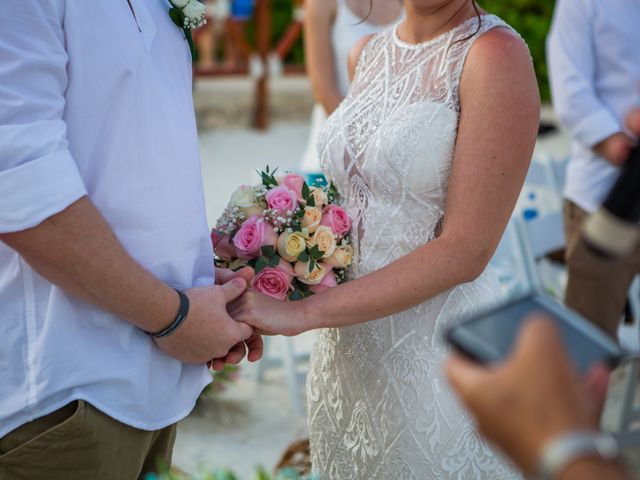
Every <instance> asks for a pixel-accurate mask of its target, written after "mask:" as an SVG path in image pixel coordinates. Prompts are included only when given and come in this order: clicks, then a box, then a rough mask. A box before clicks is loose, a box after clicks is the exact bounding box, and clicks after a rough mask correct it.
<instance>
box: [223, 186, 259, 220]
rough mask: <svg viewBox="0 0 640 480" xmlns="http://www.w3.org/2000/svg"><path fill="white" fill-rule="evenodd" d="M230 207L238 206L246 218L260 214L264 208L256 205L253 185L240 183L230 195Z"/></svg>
mask: <svg viewBox="0 0 640 480" xmlns="http://www.w3.org/2000/svg"><path fill="white" fill-rule="evenodd" d="M229 206H230V207H231V208H233V207H238V208H239V209H240V211H241V212H242V213H244V214H245V215H246V216H247V218H251V217H253V216H254V215H258V216H262V212H263V211H264V209H263V208H262V207H260V206H259V205H258V202H257V199H256V192H255V190H254V189H253V187H249V186H247V185H242V186H241V187H240V188H238V189H237V190H236V191H235V192H233V194H232V195H231V200H230V201H229Z"/></svg>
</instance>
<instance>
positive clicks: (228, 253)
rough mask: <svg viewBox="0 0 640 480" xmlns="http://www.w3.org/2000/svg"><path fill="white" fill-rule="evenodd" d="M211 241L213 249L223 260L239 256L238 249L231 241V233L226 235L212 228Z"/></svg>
mask: <svg viewBox="0 0 640 480" xmlns="http://www.w3.org/2000/svg"><path fill="white" fill-rule="evenodd" d="M211 242H212V243H213V250H214V251H215V254H216V256H217V257H218V258H221V259H223V260H231V259H232V258H238V251H237V250H236V247H235V246H234V245H233V244H232V243H231V237H229V235H224V234H223V233H221V232H219V231H218V230H216V229H213V230H211Z"/></svg>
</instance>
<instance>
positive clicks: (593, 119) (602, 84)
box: [547, 0, 640, 212]
mask: <svg viewBox="0 0 640 480" xmlns="http://www.w3.org/2000/svg"><path fill="white" fill-rule="evenodd" d="M547 52H548V55H547V57H548V62H549V73H550V78H551V87H552V92H553V103H554V107H555V111H556V113H557V115H558V117H559V119H560V122H561V123H562V124H563V126H565V127H566V128H567V129H568V130H569V131H570V133H571V136H572V140H573V141H572V146H571V160H570V162H569V167H568V171H567V184H566V186H565V196H566V198H567V199H569V200H571V201H573V202H574V203H576V204H577V205H578V206H580V207H581V208H583V209H584V210H587V211H589V212H593V211H594V210H596V209H597V208H598V206H600V204H601V203H602V202H603V201H604V199H605V197H606V195H607V193H608V192H609V190H610V189H611V187H612V186H613V183H614V182H615V180H616V178H617V175H618V173H619V169H618V168H616V167H614V166H613V165H611V164H610V163H609V162H607V161H606V160H605V159H603V158H601V157H599V156H597V155H596V154H595V153H594V152H593V151H592V148H593V147H594V146H595V145H596V144H598V143H600V142H601V141H602V140H604V139H605V138H607V137H609V136H611V135H612V134H614V133H617V132H621V131H624V130H625V127H624V117H625V115H626V113H627V112H628V111H629V110H630V109H631V108H632V107H634V106H638V105H640V1H639V0H616V1H610V0H559V1H558V3H557V5H556V12H555V16H554V20H553V24H552V27H551V33H550V35H549V38H548V44H547ZM639 188H640V186H639Z"/></svg>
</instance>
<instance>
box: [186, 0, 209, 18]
mask: <svg viewBox="0 0 640 480" xmlns="http://www.w3.org/2000/svg"><path fill="white" fill-rule="evenodd" d="M205 10H206V7H205V6H204V3H200V2H198V0H189V1H188V2H187V4H186V5H185V6H184V7H183V8H182V11H183V12H184V15H185V17H187V18H188V19H189V20H190V21H192V22H197V23H200V22H201V21H202V20H204V12H205Z"/></svg>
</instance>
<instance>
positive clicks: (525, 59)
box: [461, 22, 535, 83]
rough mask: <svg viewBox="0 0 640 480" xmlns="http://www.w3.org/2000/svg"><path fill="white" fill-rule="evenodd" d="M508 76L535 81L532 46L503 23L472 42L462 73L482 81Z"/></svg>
mask: <svg viewBox="0 0 640 480" xmlns="http://www.w3.org/2000/svg"><path fill="white" fill-rule="evenodd" d="M492 72H493V73H494V74H498V76H501V75H500V74H505V75H507V76H511V77H515V78H514V79H517V78H518V77H520V78H521V79H530V78H532V77H533V78H535V74H534V70H533V61H532V59H531V53H530V52H529V47H527V44H526V43H525V42H524V40H523V39H522V37H521V36H520V35H519V34H518V33H517V32H516V31H515V30H513V29H512V28H511V27H509V26H508V25H507V24H506V23H503V22H502V23H500V24H498V25H496V26H495V27H494V28H490V29H488V30H486V31H484V32H482V33H481V34H479V35H478V37H477V38H476V39H475V41H474V42H473V45H471V48H470V49H469V52H468V54H467V58H466V60H465V65H464V70H463V72H462V78H461V82H462V83H464V80H465V77H468V78H471V79H474V78H475V79H479V78H482V77H484V76H486V75H492Z"/></svg>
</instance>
